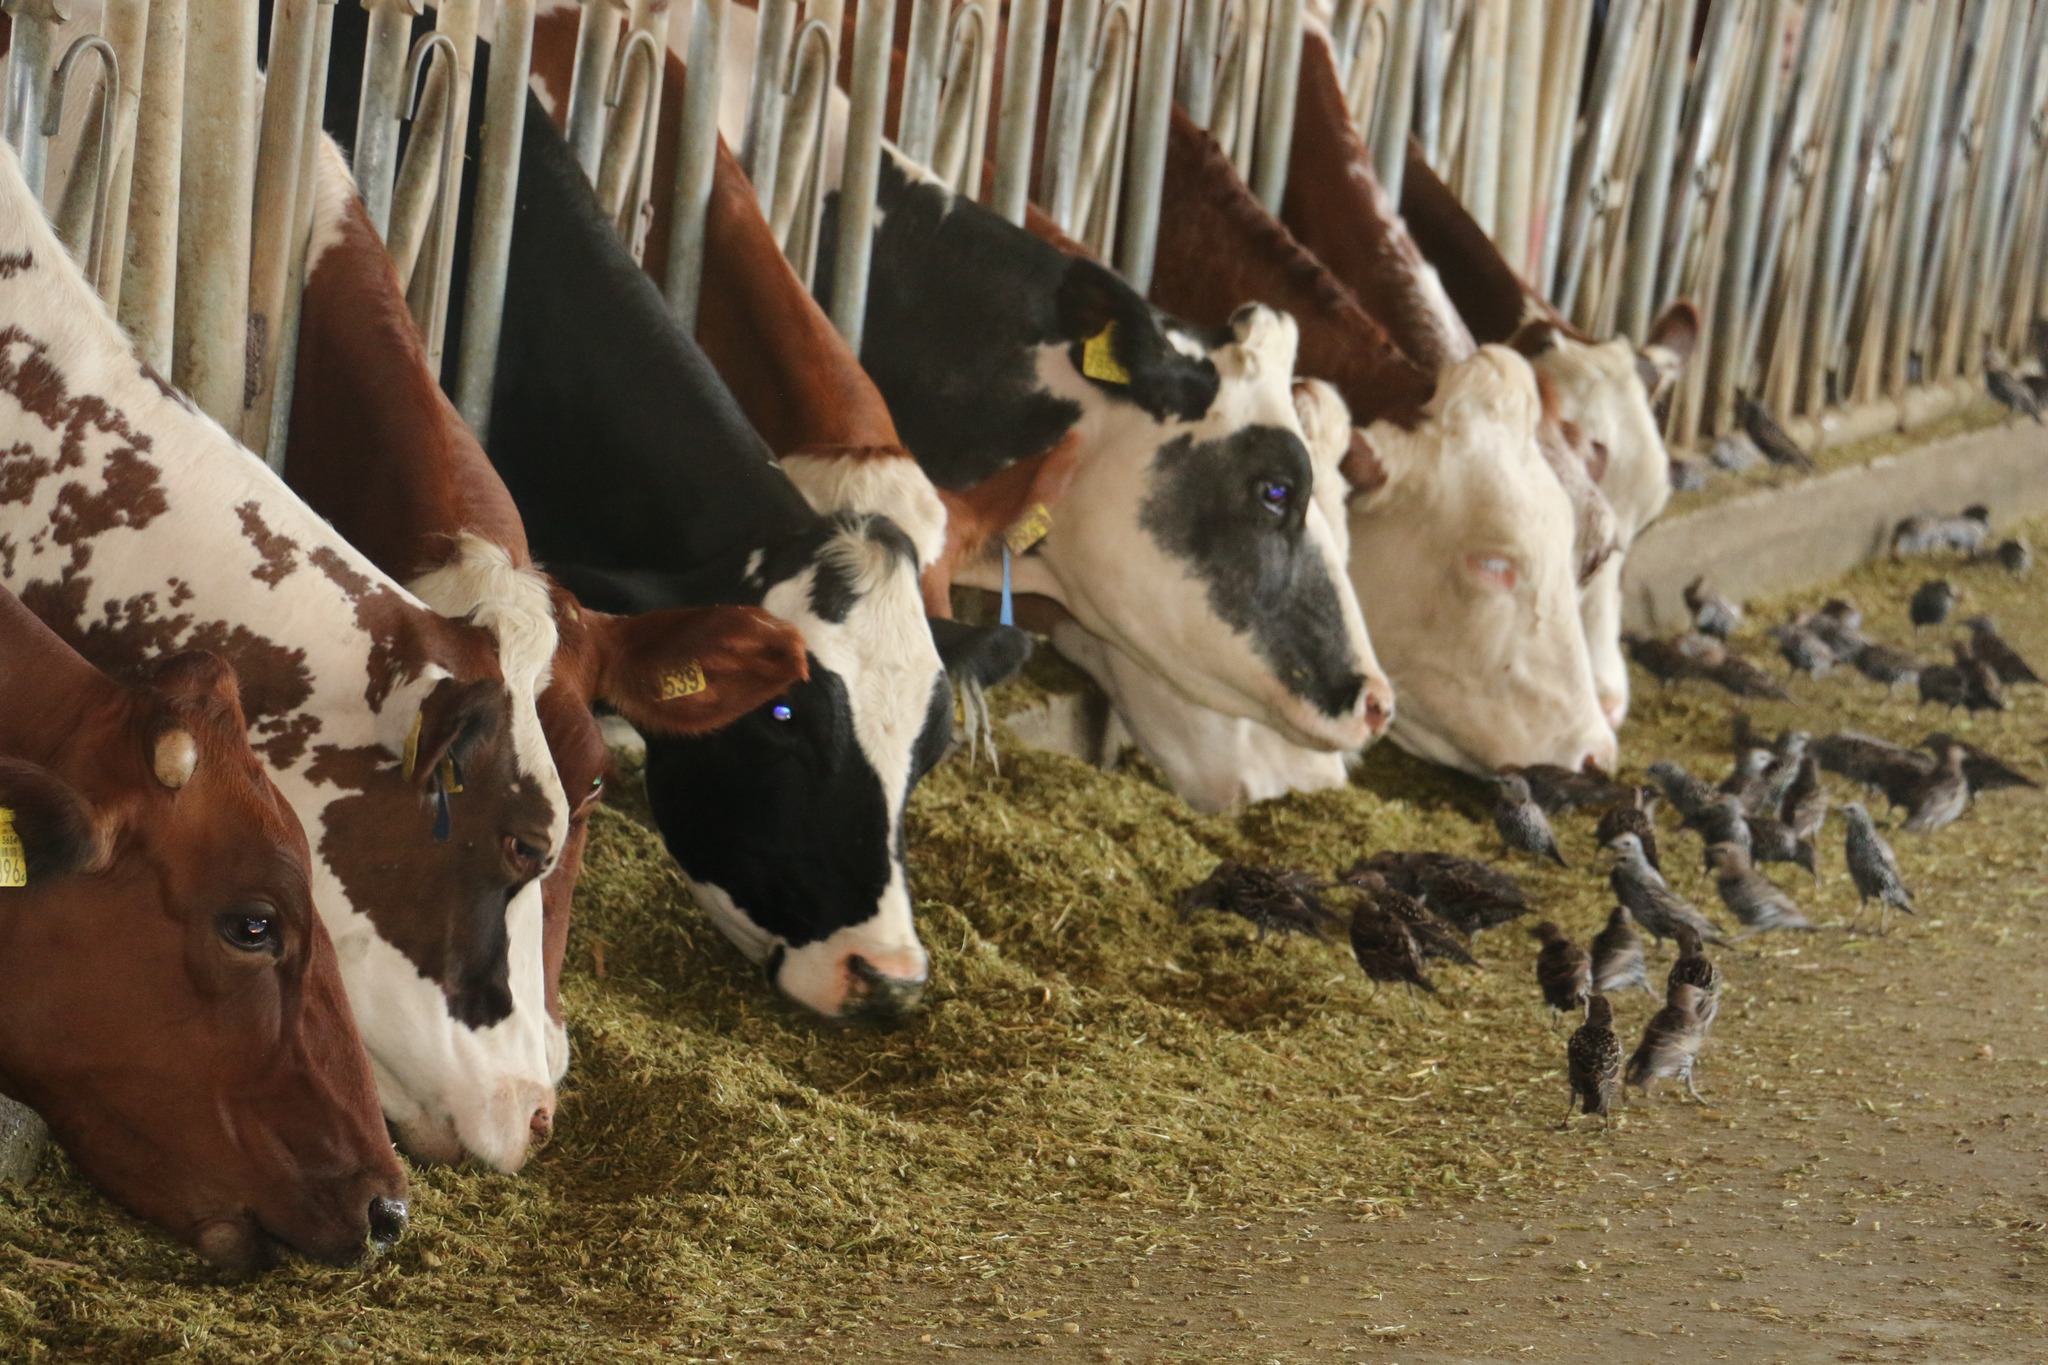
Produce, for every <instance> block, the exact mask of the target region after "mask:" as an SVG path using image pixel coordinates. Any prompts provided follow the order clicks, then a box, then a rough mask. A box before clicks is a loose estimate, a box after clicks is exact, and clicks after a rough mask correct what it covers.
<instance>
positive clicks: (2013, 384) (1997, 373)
mask: <svg viewBox="0 0 2048 1365" xmlns="http://www.w3.org/2000/svg"><path fill="white" fill-rule="evenodd" d="M1984 391H1985V392H1986V393H1988V394H1990V395H1991V396H1992V397H1993V398H1995V399H1997V400H1998V401H1999V402H2000V403H2002V404H2004V405H2005V406H2006V407H2008V408H2011V409H2012V410H2013V411H2014V412H2024V413H2025V414H2026V415H2027V416H2029V417H2031V418H2033V419H2034V420H2035V421H2036V422H2039V421H2041V420H2042V419H2041V400H2040V399H2039V398H2037V397H2035V395H2034V390H2033V389H2032V388H2031V387H2030V386H2028V385H2027V384H2026V383H2025V382H2024V381H2023V380H2021V379H2020V377H2019V376H2018V375H2016V374H2014V373H2013V372H2012V371H2011V370H2008V369H2004V368H2002V367H2000V366H1998V365H1994V364H1993V363H1991V361H1990V360H1989V359H1987V360H1985V362H1984Z"/></svg>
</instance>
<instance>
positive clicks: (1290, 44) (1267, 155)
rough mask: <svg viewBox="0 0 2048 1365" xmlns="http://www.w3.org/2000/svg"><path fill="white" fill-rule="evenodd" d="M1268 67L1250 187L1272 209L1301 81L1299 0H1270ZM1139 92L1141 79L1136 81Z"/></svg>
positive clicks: (1283, 184) (1280, 192) (1282, 181)
mask: <svg viewBox="0 0 2048 1365" xmlns="http://www.w3.org/2000/svg"><path fill="white" fill-rule="evenodd" d="M1175 6H1176V8H1177V7H1178V0H1175ZM1272 13H1273V17H1272V20H1271V26H1270V28H1269V29H1268V30H1267V38H1266V73H1265V76H1264V78H1263V79H1262V80H1261V81H1260V82H1259V141H1258V151H1257V153H1256V154H1255V159H1254V161H1253V162H1252V168H1253V169H1252V192H1253V193H1254V194H1256V195H1258V196H1259V202H1260V203H1262V204H1264V205H1265V206H1266V208H1267V210H1268V211H1270V212H1272V213H1278V212H1280V200H1281V198H1282V196H1284V195H1285V194H1286V193H1287V157H1288V153H1289V152H1290V151H1291V150H1292V149H1293V147H1294V92H1295V89H1296V88H1297V87H1298V86H1299V85H1300V84H1301V0H1273V11H1272ZM1139 89H1140V99H1141V100H1142V98H1143V89H1144V87H1143V85H1142V83H1141V85H1140V87H1139Z"/></svg>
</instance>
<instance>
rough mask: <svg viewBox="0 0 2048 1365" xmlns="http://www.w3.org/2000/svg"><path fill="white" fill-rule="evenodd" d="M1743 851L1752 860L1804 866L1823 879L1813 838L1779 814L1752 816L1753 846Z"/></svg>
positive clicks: (1751, 836)
mask: <svg viewBox="0 0 2048 1365" xmlns="http://www.w3.org/2000/svg"><path fill="white" fill-rule="evenodd" d="M1743 852H1744V853H1745V854H1747V855H1748V857H1749V859H1750V861H1751V862H1754V863H1790V864H1792V866H1794V867H1797V868H1801V869H1803V870H1804V871H1805V873H1806V875H1807V876H1809V877H1812V878H1813V879H1814V880H1815V881H1819V880H1820V868H1819V865H1818V863H1817V862H1816V861H1815V858H1814V852H1813V841H1812V840H1811V839H1802V838H1800V837H1799V836H1798V835H1796V834H1794V833H1793V832H1792V827H1791V826H1790V825H1788V824H1786V823H1785V822H1784V821H1783V820H1780V819H1779V818H1778V817H1777V816H1775V815H1752V816H1750V817H1749V847H1748V848H1747V849H1745V850H1743ZM1707 870H1708V871H1710V872H1711V871H1712V870H1713V868H1712V867H1711V866H1709V867H1708V869H1707Z"/></svg>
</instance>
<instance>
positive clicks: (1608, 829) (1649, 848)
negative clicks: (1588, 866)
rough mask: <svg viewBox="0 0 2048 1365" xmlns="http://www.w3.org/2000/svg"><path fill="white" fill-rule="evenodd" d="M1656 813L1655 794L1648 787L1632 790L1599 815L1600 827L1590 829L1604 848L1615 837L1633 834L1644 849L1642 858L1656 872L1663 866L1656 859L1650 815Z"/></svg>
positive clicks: (1655, 846) (1655, 829) (1653, 831)
mask: <svg viewBox="0 0 2048 1365" xmlns="http://www.w3.org/2000/svg"><path fill="white" fill-rule="evenodd" d="M1656 809H1657V793H1656V791H1655V790H1654V789H1653V788H1650V787H1632V788H1630V789H1629V793H1628V795H1627V796H1625V797H1623V798H1622V799H1621V801H1620V802H1618V803H1617V804H1615V805H1612V806H1609V807H1608V808H1607V811H1606V813H1604V814H1603V815H1601V817H1600V823H1599V824H1597V825H1595V826H1594V827H1593V838H1594V839H1595V840H1596V841H1598V842H1599V844H1600V846H1601V847H1603V848H1605V847H1606V846H1607V845H1608V844H1610V843H1612V842H1613V841H1614V838H1615V836H1616V835H1619V834H1633V835H1635V836H1636V839H1637V840H1638V841H1639V842H1641V844H1642V846H1643V858H1644V860H1645V861H1647V862H1648V863H1649V864H1650V866H1651V867H1654V868H1656V869H1657V870H1658V871H1659V872H1662V871H1663V870H1664V865H1663V863H1661V862H1659V861H1658V859H1657V822H1656V820H1655V819H1653V818H1652V817H1653V815H1654V813H1655V811H1656Z"/></svg>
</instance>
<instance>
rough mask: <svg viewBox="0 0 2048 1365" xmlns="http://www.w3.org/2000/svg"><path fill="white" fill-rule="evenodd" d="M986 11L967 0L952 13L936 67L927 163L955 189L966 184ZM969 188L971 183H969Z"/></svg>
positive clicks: (975, 1) (974, 0) (984, 43)
mask: <svg viewBox="0 0 2048 1365" xmlns="http://www.w3.org/2000/svg"><path fill="white" fill-rule="evenodd" d="M988 23H989V19H988V10H987V8H986V7H985V6H984V5H982V4H981V0H969V3H967V4H965V5H962V6H961V7H960V8H959V9H957V10H955V11H954V13H953V24H952V29H951V31H950V32H949V33H948V34H947V38H946V59H945V62H944V63H943V64H942V65H941V66H940V68H939V98H938V104H939V108H938V117H937V125H938V126H937V129H936V131H935V136H934V139H933V146H932V147H931V149H930V152H929V155H930V163H929V164H930V166H931V169H932V170H933V171H935V172H936V173H937V174H938V177H939V179H941V180H943V181H945V182H946V183H947V184H948V185H951V186H953V187H954V188H955V189H958V188H960V187H961V186H962V185H964V184H968V173H967V165H968V161H969V157H968V145H967V144H968V139H969V138H970V137H972V136H973V128H974V123H975V115H976V113H977V110H976V108H975V104H974V97H975V94H976V90H975V87H976V85H977V83H978V82H979V80H980V77H981V54H982V51H983V50H984V48H986V46H987V44H988ZM970 188H971V186H970Z"/></svg>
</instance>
